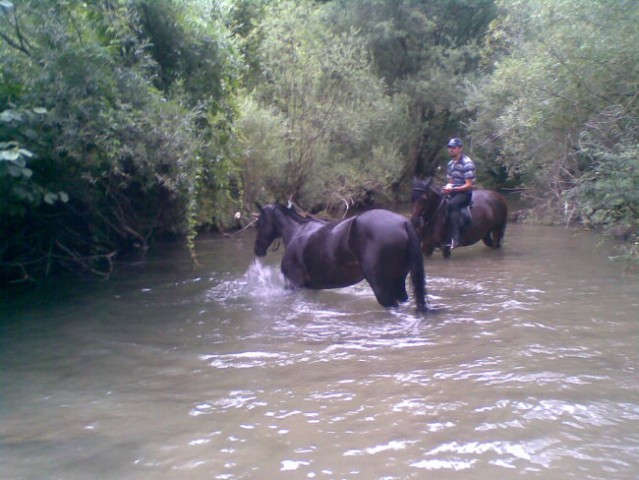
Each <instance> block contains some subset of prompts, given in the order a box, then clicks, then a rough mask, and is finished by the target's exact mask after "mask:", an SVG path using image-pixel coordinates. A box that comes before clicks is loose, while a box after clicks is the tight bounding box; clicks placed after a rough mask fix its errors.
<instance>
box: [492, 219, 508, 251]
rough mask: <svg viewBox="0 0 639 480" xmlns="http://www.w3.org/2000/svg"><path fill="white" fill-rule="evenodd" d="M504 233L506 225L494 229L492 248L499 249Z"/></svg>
mask: <svg viewBox="0 0 639 480" xmlns="http://www.w3.org/2000/svg"><path fill="white" fill-rule="evenodd" d="M505 233H506V224H505V223H502V224H501V225H499V226H497V227H495V229H494V230H493V240H494V247H493V248H499V247H501V242H502V241H503V240H504V234H505Z"/></svg>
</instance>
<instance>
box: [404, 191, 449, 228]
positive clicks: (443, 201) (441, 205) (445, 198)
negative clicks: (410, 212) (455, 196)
mask: <svg viewBox="0 0 639 480" xmlns="http://www.w3.org/2000/svg"><path fill="white" fill-rule="evenodd" d="M413 191H416V192H432V191H433V190H432V189H430V188H413ZM441 197H442V198H441V200H440V201H439V205H437V209H436V210H435V213H433V215H432V216H431V218H430V220H428V221H427V222H425V221H424V213H423V212H422V214H421V215H420V216H419V218H421V220H422V222H423V224H422V226H423V227H427V226H428V225H430V224H431V223H432V222H433V221H434V220H435V219H436V218H437V214H438V213H439V212H440V211H441V210H442V208H444V206H445V205H446V204H447V203H448V196H447V195H442V196H441Z"/></svg>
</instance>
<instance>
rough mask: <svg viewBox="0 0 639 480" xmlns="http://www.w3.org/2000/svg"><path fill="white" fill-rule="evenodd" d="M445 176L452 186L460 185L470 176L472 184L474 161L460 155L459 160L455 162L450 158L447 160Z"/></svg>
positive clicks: (473, 180) (473, 179)
mask: <svg viewBox="0 0 639 480" xmlns="http://www.w3.org/2000/svg"><path fill="white" fill-rule="evenodd" d="M446 176H447V177H448V180H449V181H450V182H451V183H452V184H453V186H454V187H461V186H462V185H464V184H465V183H466V179H467V178H470V179H471V180H472V182H473V184H474V183H475V163H474V162H473V161H472V160H471V159H470V157H467V156H466V155H462V158H461V161H459V162H455V160H451V161H449V162H448V167H447V168H446Z"/></svg>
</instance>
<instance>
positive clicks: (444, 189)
mask: <svg viewBox="0 0 639 480" xmlns="http://www.w3.org/2000/svg"><path fill="white" fill-rule="evenodd" d="M442 193H443V194H444V195H448V194H449V193H453V184H452V183H448V184H446V185H444V186H443V187H442Z"/></svg>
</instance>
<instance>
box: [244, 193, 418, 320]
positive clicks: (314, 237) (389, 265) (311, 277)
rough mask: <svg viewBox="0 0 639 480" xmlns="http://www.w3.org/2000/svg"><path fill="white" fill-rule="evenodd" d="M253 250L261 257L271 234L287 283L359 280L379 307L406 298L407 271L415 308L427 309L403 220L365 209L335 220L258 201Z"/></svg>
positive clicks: (317, 285) (411, 234)
mask: <svg viewBox="0 0 639 480" xmlns="http://www.w3.org/2000/svg"><path fill="white" fill-rule="evenodd" d="M258 208H259V209H260V217H259V219H258V221H257V233H256V235H255V245H254V247H253V250H254V252H255V255H257V256H258V257H263V256H264V255H266V251H267V249H268V247H269V246H270V245H271V243H273V241H274V240H275V239H276V238H280V237H281V238H282V240H283V242H284V246H285V247H286V250H285V252H284V255H283V257H282V263H281V269H282V273H283V274H284V277H285V278H286V280H287V286H288V287H289V288H301V287H304V288H311V289H324V288H340V287H346V286H348V285H353V284H355V283H358V282H360V281H362V280H364V279H366V280H367V281H368V283H369V284H370V286H371V288H372V289H373V293H374V294H375V298H376V299H377V301H378V302H379V303H380V305H382V306H384V307H395V306H397V305H398V304H399V302H405V301H406V300H408V294H407V293H406V277H407V276H408V273H409V272H410V277H411V280H412V283H413V294H414V296H415V303H416V304H417V309H418V310H420V311H423V310H427V309H428V303H427V298H426V279H425V273H424V260H423V258H422V252H421V250H420V248H419V238H418V236H417V233H416V232H415V229H414V228H413V226H412V225H411V223H410V222H409V221H408V219H407V218H406V217H404V216H402V215H399V214H397V213H393V212H390V211H388V210H368V211H366V212H364V213H361V214H360V215H357V216H355V217H351V218H347V219H346V220H342V221H339V222H326V221H323V220H318V219H315V218H306V217H302V216H301V215H299V214H297V213H296V212H295V211H293V210H292V209H289V208H287V207H285V206H283V205H280V204H277V203H275V204H270V205H265V206H261V205H258Z"/></svg>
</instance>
